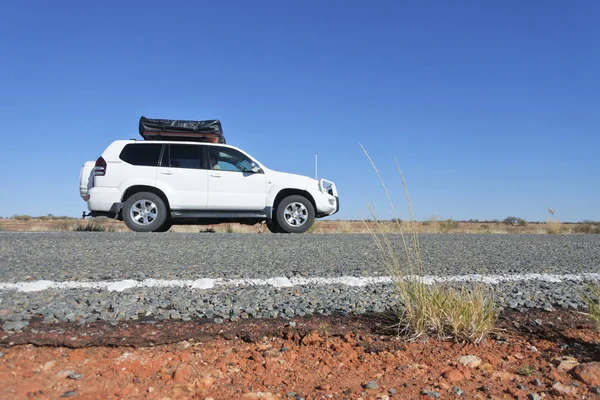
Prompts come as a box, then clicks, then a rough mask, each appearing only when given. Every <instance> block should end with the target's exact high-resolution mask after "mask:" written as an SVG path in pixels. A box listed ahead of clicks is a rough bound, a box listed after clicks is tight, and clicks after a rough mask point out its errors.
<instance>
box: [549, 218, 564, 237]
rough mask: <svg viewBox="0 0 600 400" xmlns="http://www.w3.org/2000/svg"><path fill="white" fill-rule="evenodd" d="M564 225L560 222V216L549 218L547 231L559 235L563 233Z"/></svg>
mask: <svg viewBox="0 0 600 400" xmlns="http://www.w3.org/2000/svg"><path fill="white" fill-rule="evenodd" d="M561 231H562V225H561V224H560V220H559V219H558V218H548V219H547V220H546V232H547V233H550V234H553V235H557V234H559V233H561Z"/></svg>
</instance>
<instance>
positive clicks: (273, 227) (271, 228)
mask: <svg viewBox="0 0 600 400" xmlns="http://www.w3.org/2000/svg"><path fill="white" fill-rule="evenodd" d="M267 228H268V229H269V231H271V233H287V232H286V231H284V230H283V229H282V228H281V227H280V226H279V224H278V223H277V216H273V220H272V221H271V222H267Z"/></svg>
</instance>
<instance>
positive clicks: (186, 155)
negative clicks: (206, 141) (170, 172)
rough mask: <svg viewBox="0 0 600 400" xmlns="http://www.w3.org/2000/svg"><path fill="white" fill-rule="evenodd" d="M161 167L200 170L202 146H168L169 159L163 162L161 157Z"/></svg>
mask: <svg viewBox="0 0 600 400" xmlns="http://www.w3.org/2000/svg"><path fill="white" fill-rule="evenodd" d="M167 162H168V163H167ZM162 165H163V166H170V167H173V168H193V169H201V168H202V166H203V164H202V146H195V145H189V144H171V145H169V159H168V160H165V157H163V163H162Z"/></svg>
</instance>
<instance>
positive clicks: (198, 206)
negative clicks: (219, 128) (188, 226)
mask: <svg viewBox="0 0 600 400" xmlns="http://www.w3.org/2000/svg"><path fill="white" fill-rule="evenodd" d="M204 154H205V151H204V146H203V145H195V144H167V145H166V146H165V151H164V154H163V158H162V161H161V164H160V167H159V168H158V173H157V175H156V185H157V186H158V187H159V188H161V189H162V190H163V191H165V192H167V193H168V194H167V196H168V197H169V202H170V205H171V209H172V210H204V209H206V204H207V201H208V170H207V169H206V165H207V164H206V160H205V156H204Z"/></svg>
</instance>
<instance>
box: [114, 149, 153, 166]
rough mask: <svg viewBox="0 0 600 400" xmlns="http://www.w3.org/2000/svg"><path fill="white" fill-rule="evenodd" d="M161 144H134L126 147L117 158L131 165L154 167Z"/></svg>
mask: <svg viewBox="0 0 600 400" xmlns="http://www.w3.org/2000/svg"><path fill="white" fill-rule="evenodd" d="M161 149H162V144H145V143H135V144H128V145H126V146H125V147H124V148H123V150H122V151H121V154H120V155H119V158H120V159H121V160H123V161H125V162H127V163H129V164H132V165H143V166H147V167H156V166H157V165H158V159H159V158H160V150H161Z"/></svg>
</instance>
